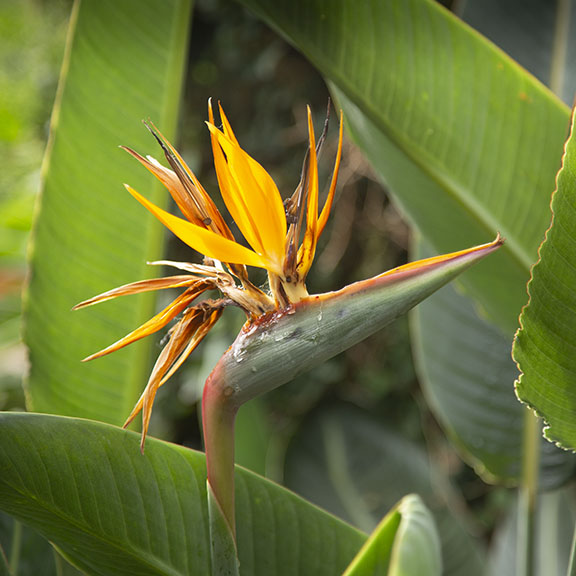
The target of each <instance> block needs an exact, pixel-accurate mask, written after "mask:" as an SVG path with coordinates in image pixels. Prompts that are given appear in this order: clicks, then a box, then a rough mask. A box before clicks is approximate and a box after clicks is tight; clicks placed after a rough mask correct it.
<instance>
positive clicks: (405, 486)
mask: <svg viewBox="0 0 576 576" xmlns="http://www.w3.org/2000/svg"><path fill="white" fill-rule="evenodd" d="M439 477H440V476H439V470H436V469H434V468H433V467H432V466H431V464H430V463H429V461H428V458H427V455H426V454H425V452H424V451H423V450H422V449H421V448H420V447H419V446H418V445H416V444H415V443H414V442H411V441H409V440H407V439H406V438H404V437H402V436H401V435H400V434H399V433H398V432H395V431H393V430H390V429H389V428H387V427H385V426H383V425H382V424H381V423H379V422H377V421H375V420H374V419H373V418H372V417H371V416H369V414H367V413H366V412H365V411H362V410H360V409H358V408H353V407H351V406H348V405H333V406H330V407H328V408H325V409H322V410H318V411H316V412H313V413H312V414H311V415H310V417H309V418H308V419H307V420H306V421H305V422H304V423H303V424H302V425H301V426H300V428H299V430H298V432H297V434H296V435H295V437H294V438H293V440H292V442H291V443H290V446H289V448H288V451H287V455H286V467H285V473H284V479H285V483H286V485H287V486H288V487H289V488H290V489H292V490H295V491H296V492H297V493H299V494H301V495H302V496H304V497H305V498H306V499H308V500H310V501H311V502H314V503H315V504H317V505H319V506H321V507H322V508H324V509H325V510H328V511H329V512H332V513H333V514H336V515H338V516H339V517H340V518H343V519H344V520H347V521H348V522H352V523H354V524H355V525H356V526H359V527H360V528H362V529H363V530H365V531H372V530H373V529H374V527H375V526H376V524H377V523H378V522H379V520H380V519H381V518H382V516H384V515H385V514H386V513H387V511H388V510H390V509H391V508H392V507H394V506H395V503H396V502H397V501H398V500H400V499H401V498H403V497H404V496H405V495H406V494H407V493H409V492H414V493H417V494H419V495H420V497H421V498H422V499H423V500H424V502H425V503H426V505H427V506H428V508H429V509H430V510H431V512H432V513H433V514H434V518H435V520H436V524H437V526H438V533H439V537H440V541H441V544H442V559H443V564H444V572H443V574H444V576H480V575H481V574H484V564H483V561H482V556H481V551H480V549H479V548H478V546H477V545H476V544H475V543H474V541H473V539H472V537H471V536H470V535H469V533H468V531H467V530H466V526H465V525H464V523H463V522H462V519H461V518H459V517H458V515H456V514H454V513H453V512H452V511H451V510H449V509H448V507H447V505H446V502H447V501H448V499H449V495H448V494H447V493H446V490H445V486H446V484H447V481H442V480H440V481H439Z"/></svg>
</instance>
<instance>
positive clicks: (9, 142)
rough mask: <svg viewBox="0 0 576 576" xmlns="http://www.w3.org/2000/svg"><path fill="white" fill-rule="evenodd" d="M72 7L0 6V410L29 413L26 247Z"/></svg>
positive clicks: (36, 1)
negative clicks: (24, 335) (23, 323)
mask: <svg viewBox="0 0 576 576" xmlns="http://www.w3.org/2000/svg"><path fill="white" fill-rule="evenodd" d="M71 6H72V3H71V1H69V0H56V1H46V2H44V1H40V0H23V1H22V2H16V1H12V0H2V2H0V157H1V158H2V170H0V409H15V408H18V409H23V408H24V396H23V392H22V376H23V373H24V371H25V353H24V349H23V347H22V345H21V344H20V307H21V287H22V283H23V282H24V278H25V274H26V262H25V259H26V243H27V240H28V234H29V232H30V227H31V224H32V216H33V211H34V202H35V199H36V196H37V194H38V189H39V185H40V173H41V165H42V157H43V155H44V151H45V148H46V141H47V138H48V126H49V119H50V113H51V111H52V106H53V104H54V98H55V95H56V88H57V82H58V74H59V71H60V66H61V64H62V56H63V54H64V42H65V38H66V28H67V24H68V18H69V16H70V10H71Z"/></svg>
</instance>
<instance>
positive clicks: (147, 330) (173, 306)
mask: <svg viewBox="0 0 576 576" xmlns="http://www.w3.org/2000/svg"><path fill="white" fill-rule="evenodd" d="M198 284H199V285H200V286H198V287H194V288H188V290H186V292H184V293H183V294H180V296H178V298H176V300H174V301H173V302H172V303H170V305H169V306H166V308H164V310H162V311H161V312H159V313H158V314H156V315H155V316H153V317H152V318H150V320H148V321H147V322H145V323H144V324H142V326H140V327H139V328H136V330H134V331H133V332H130V334H128V335H127V336H124V338H121V339H120V340H118V341H117V342H114V344H111V345H110V346H108V347H107V348H104V349H103V350H100V352H96V353H95V354H92V355H91V356H88V357H87V358H84V360H83V362H88V361H89V360H95V359H96V358H101V357H102V356H105V355H106V354H110V353H111V352H115V351H116V350H119V349H120V348H124V346H128V344H132V342H136V340H140V339H141V338H144V337H145V336H149V335H150V334H153V333H154V332H157V331H158V330H160V329H161V328H164V326H166V325H167V324H168V323H169V322H171V321H172V320H173V319H174V318H176V316H178V314H180V312H182V311H183V310H185V309H186V308H188V306H190V304H191V303H192V301H193V300H194V299H195V298H197V297H198V296H199V295H200V294H202V292H204V291H205V290H207V289H209V288H212V286H211V283H209V282H206V281H199V282H198Z"/></svg>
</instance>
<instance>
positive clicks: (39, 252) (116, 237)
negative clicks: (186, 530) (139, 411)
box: [25, 0, 191, 423]
mask: <svg viewBox="0 0 576 576" xmlns="http://www.w3.org/2000/svg"><path fill="white" fill-rule="evenodd" d="M190 13H191V0H168V1H165V0H151V1H150V2H139V1H138V0H127V1H126V2H116V1H114V0H83V1H82V2H80V1H78V2H76V4H75V7H74V13H73V16H72V20H71V29H70V34H69V41H68V47H67V54H66V57H65V62H64V65H63V69H62V76H61V80H60V86H59V96H58V99H57V103H56V106H55V110H54V114H53V117H52V124H51V136H50V143H49V146H48V151H47V154H46V159H45V164H44V176H43V190H42V193H41V199H40V203H39V206H38V210H37V218H36V223H35V228H34V233H33V240H32V247H31V255H32V256H31V272H30V285H29V288H28V293H27V296H26V302H27V305H26V312H25V314H26V319H25V339H26V343H27V345H28V347H29V350H30V361H31V371H30V377H29V382H28V392H29V400H30V408H31V409H33V410H36V411H41V412H53V413H59V414H67V415H76V416H84V417H89V418H94V419H98V420H105V421H108V422H115V423H120V422H122V421H123V420H124V419H125V418H126V415H127V414H129V413H130V410H131V408H132V406H133V404H134V403H135V401H136V400H137V398H138V396H139V394H140V392H141V389H142V386H143V383H144V382H145V381H146V375H147V372H148V369H149V365H148V349H147V345H148V344H144V345H142V346H139V345H135V346H131V347H130V348H129V349H127V350H125V351H122V352H121V353H119V354H114V355H113V356H111V357H108V358H105V359H102V360H100V361H99V362H98V363H93V364H84V365H81V364H80V361H81V359H82V358H84V357H86V356H88V354H90V353H92V352H94V351H95V350H98V349H100V348H102V347H104V346H105V345H107V344H109V343H110V341H113V340H114V337H115V336H116V337H120V336H123V335H124V334H125V333H127V332H130V331H131V330H133V329H134V328H136V327H137V326H139V325H140V324H142V323H143V322H144V320H145V319H147V318H148V317H150V316H151V315H152V312H153V306H154V303H153V301H152V299H151V298H149V297H147V296H142V297H141V296H135V297H133V298H131V299H127V300H126V301H124V302H120V303H119V302H111V303H109V304H107V305H106V306H102V307H99V308H98V309H93V310H87V311H85V312H82V313H79V312H76V313H73V312H72V311H71V308H72V306H74V305H75V304H77V303H78V302H80V301H82V300H85V299H86V298H89V297H91V296H94V295H95V294H98V293H100V292H102V291H105V290H108V289H110V288H112V287H115V286H118V285H121V284H123V283H127V282H131V281H135V280H140V279H142V278H144V277H146V275H148V276H151V275H152V274H153V272H151V271H150V270H149V268H148V267H147V266H146V261H147V260H150V259H154V258H156V257H158V256H160V255H161V253H162V247H163V240H162V238H163V235H162V234H163V231H162V229H161V226H160V225H159V224H158V223H157V222H156V221H155V219H154V218H153V217H152V216H148V215H147V214H145V213H144V211H143V210H142V209H141V207H140V206H138V205H137V203H136V202H134V201H133V199H132V198H131V197H130V196H129V194H127V193H126V191H125V190H124V189H123V186H122V183H123V182H126V181H128V182H130V183H131V184H133V185H134V186H136V187H137V188H139V189H140V190H141V191H142V192H143V193H145V194H146V195H147V196H148V197H149V198H152V199H153V200H154V201H155V202H156V203H159V204H161V205H162V204H163V203H164V200H163V199H164V198H165V191H164V190H163V188H162V186H161V185H160V184H159V183H158V184H154V182H153V179H151V178H150V175H149V174H148V173H147V172H146V170H144V169H143V168H142V167H141V166H139V165H138V163H137V162H135V161H134V160H133V159H132V158H130V157H129V156H128V154H126V153H125V152H124V151H122V150H120V149H119V148H118V146H119V145H121V144H125V145H129V146H131V147H133V148H136V149H140V150H142V151H144V150H146V149H147V148H149V146H150V144H151V142H152V137H151V136H150V135H149V134H148V133H147V131H146V129H145V128H144V126H143V125H142V122H141V120H143V119H146V118H152V119H153V120H154V121H155V122H157V123H158V125H159V126H161V127H162V129H163V130H164V131H165V132H166V133H167V134H168V135H169V136H171V135H172V134H173V133H174V129H175V124H176V119H177V115H178V105H179V101H180V93H181V86H182V77H183V64H184V60H185V54H186V46H187V37H188V29H189V24H190Z"/></svg>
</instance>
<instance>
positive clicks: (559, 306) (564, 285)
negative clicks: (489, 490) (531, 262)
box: [513, 124, 576, 450]
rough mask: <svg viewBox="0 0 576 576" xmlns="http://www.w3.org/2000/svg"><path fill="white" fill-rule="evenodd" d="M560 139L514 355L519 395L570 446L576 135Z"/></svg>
mask: <svg viewBox="0 0 576 576" xmlns="http://www.w3.org/2000/svg"><path fill="white" fill-rule="evenodd" d="M574 134H575V130H574V124H573V126H572V134H571V136H570V138H569V140H568V143H567V145H566V153H565V155H564V161H563V165H562V170H561V171H560V173H559V175H558V188H557V190H556V192H555V193H554V196H553V198H552V211H553V214H554V216H553V220H552V225H551V227H550V229H549V230H548V232H547V234H546V241H545V242H544V243H543V244H542V246H541V248H540V260H539V262H538V264H536V266H534V268H533V271H532V279H531V280H530V284H529V285H528V292H529V294H530V301H529V304H528V306H526V308H525V309H524V310H523V312H522V316H521V317H520V322H521V326H522V327H521V329H520V330H519V331H518V333H517V335H516V340H515V343H514V349H513V353H514V359H515V360H516V362H518V366H519V368H520V370H521V372H522V375H521V376H520V379H519V381H518V382H517V385H516V391H517V394H518V396H519V397H520V399H521V400H523V401H524V402H526V403H527V404H528V405H529V406H531V407H533V408H534V409H535V410H536V411H537V412H538V413H539V414H540V415H541V416H542V417H543V418H544V420H545V422H546V424H547V428H546V429H545V434H546V436H547V437H548V438H549V439H551V440H554V441H555V442H557V443H559V444H560V445H562V446H563V447H565V448H569V449H572V450H574V449H576V417H575V414H576V387H575V386H574V383H575V382H576V355H575V354H574V350H575V348H576V331H575V326H576V296H575V293H574V286H576V232H575V227H574V222H576V211H575V206H576V136H574Z"/></svg>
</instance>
